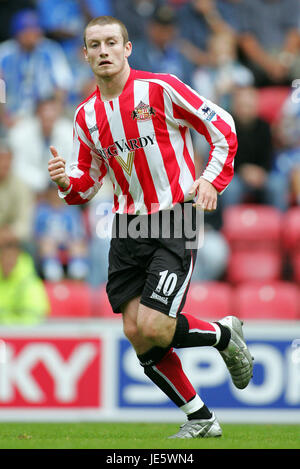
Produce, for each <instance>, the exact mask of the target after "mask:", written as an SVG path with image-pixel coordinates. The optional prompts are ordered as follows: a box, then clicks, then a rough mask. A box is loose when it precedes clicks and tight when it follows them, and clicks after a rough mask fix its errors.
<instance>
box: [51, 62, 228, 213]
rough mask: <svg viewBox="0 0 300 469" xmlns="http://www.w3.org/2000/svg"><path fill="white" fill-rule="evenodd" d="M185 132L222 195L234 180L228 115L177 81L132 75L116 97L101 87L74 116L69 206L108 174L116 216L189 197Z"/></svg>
mask: <svg viewBox="0 0 300 469" xmlns="http://www.w3.org/2000/svg"><path fill="white" fill-rule="evenodd" d="M189 128H194V129H195V130H196V131H197V132H199V133H201V134H202V135H204V137H205V138H206V140H207V141H208V142H209V144H210V155H209V161H208V164H207V166H206V169H205V170H204V172H203V174H202V176H203V177H204V178H205V179H206V180H207V181H209V182H211V183H212V184H213V186H214V187H215V188H216V189H217V191H218V192H219V193H221V192H222V191H223V190H224V189H225V188H226V186H227V185H228V184H229V182H230V181H231V179H232V176H233V161H234V156H235V153H236V150H237V137H236V132H235V126H234V122H233V119H232V117H231V116H230V115H229V114H228V113H227V112H226V111H224V110H223V109H221V108H220V107H219V106H217V105H215V104H213V103H212V102H210V101H209V100H207V99H205V98H203V97H202V96H200V95H199V94H198V93H196V92H195V91H194V90H192V89H191V88H190V87H189V86H187V85H185V84H184V83H182V82H181V81H180V80H179V79H178V78H176V77H175V76H173V75H168V74H157V73H149V72H142V71H137V70H131V71H130V76H129V78H128V80H127V82H126V85H125V87H124V89H123V92H122V93H121V95H120V96H119V97H117V98H114V99H113V100H111V101H102V100H101V96H100V92H99V89H98V88H97V89H96V90H95V92H94V93H93V94H92V95H91V96H89V98H87V99H86V100H85V101H84V102H82V103H81V104H80V105H79V106H78V108H77V110H76V113H75V119H74V147H73V155H72V161H71V165H70V168H71V169H70V172H69V177H70V186H69V188H68V189H67V190H65V191H63V190H62V189H60V190H59V195H60V197H61V198H64V199H65V201H66V202H67V203H68V204H83V203H85V202H87V201H88V200H90V199H91V198H92V197H93V196H94V195H95V194H96V192H97V191H98V190H99V188H100V187H101V185H102V179H103V177H104V176H105V175H106V174H107V173H108V174H109V177H110V179H111V181H112V184H113V188H114V211H116V212H117V213H132V214H149V213H153V212H155V211H157V210H165V209H170V208H172V207H173V206H174V205H175V204H176V203H178V202H184V201H187V200H190V199H191V198H192V197H191V196H190V195H189V190H190V188H191V186H192V184H193V182H194V180H195V165H194V153H193V146H192V140H191V135H190V131H189Z"/></svg>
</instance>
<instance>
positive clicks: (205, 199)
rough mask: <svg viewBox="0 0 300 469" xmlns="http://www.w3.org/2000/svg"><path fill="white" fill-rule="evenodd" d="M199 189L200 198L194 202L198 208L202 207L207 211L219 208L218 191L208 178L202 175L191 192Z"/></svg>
mask: <svg viewBox="0 0 300 469" xmlns="http://www.w3.org/2000/svg"><path fill="white" fill-rule="evenodd" d="M197 190H198V198H197V200H196V203H195V204H193V206H194V207H196V208H201V209H202V210H205V211H207V212H212V211H213V210H216V208H217V200H218V191H217V190H216V189H215V187H214V186H213V185H212V184H211V183H210V182H208V181H206V179H204V178H202V177H200V178H199V179H196V181H195V182H194V184H193V185H192V187H191V189H190V191H189V194H190V195H193V194H195V193H196V191H197Z"/></svg>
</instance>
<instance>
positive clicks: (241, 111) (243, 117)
mask: <svg viewBox="0 0 300 469" xmlns="http://www.w3.org/2000/svg"><path fill="white" fill-rule="evenodd" d="M257 99H258V92H257V90H256V89H255V88H252V87H245V88H239V89H237V90H236V91H235V93H234V96H233V107H232V113H233V116H234V120H235V124H236V131H237V136H238V142H239V147H238V151H237V155H236V158H235V177H234V178H233V180H232V182H231V184H230V185H229V187H228V188H227V189H226V191H225V192H224V194H223V195H222V205H223V207H227V206H229V205H234V204H239V203H242V202H244V201H245V198H246V197H247V196H249V195H251V196H252V197H253V198H255V200H256V201H259V202H263V203H266V204H269V205H274V206H275V207H277V208H278V209H280V210H282V211H284V210H286V209H287V206H288V187H287V184H286V180H285V178H282V177H281V176H280V175H278V174H275V173H274V172H273V171H271V168H272V154H273V144H272V134H271V129H270V126H269V124H268V123H267V122H265V121H263V120H262V119H260V118H259V117H258V113H257Z"/></svg>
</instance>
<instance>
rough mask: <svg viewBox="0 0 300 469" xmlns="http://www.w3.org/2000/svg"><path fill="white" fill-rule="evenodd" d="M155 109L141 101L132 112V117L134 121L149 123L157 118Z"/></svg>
mask: <svg viewBox="0 0 300 469" xmlns="http://www.w3.org/2000/svg"><path fill="white" fill-rule="evenodd" d="M155 113H156V112H155V109H154V108H153V107H152V106H149V104H145V103H143V101H140V102H139V104H138V105H137V106H136V108H135V109H134V110H133V111H132V113H131V117H132V119H133V120H134V119H137V120H138V121H143V122H144V121H149V120H151V119H152V117H153V116H155Z"/></svg>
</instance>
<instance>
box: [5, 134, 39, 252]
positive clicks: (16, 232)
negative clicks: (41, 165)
mask: <svg viewBox="0 0 300 469" xmlns="http://www.w3.org/2000/svg"><path fill="white" fill-rule="evenodd" d="M33 209H34V199H33V195H32V192H31V190H30V189H29V188H28V186H27V185H26V184H25V183H23V181H21V180H20V179H19V178H18V177H16V176H15V175H14V174H13V172H12V152H11V148H10V147H9V145H8V142H7V141H4V140H1V141H0V244H6V243H10V242H15V243H21V244H23V245H24V244H28V243H29V242H30V241H31V234H32V217H33Z"/></svg>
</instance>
